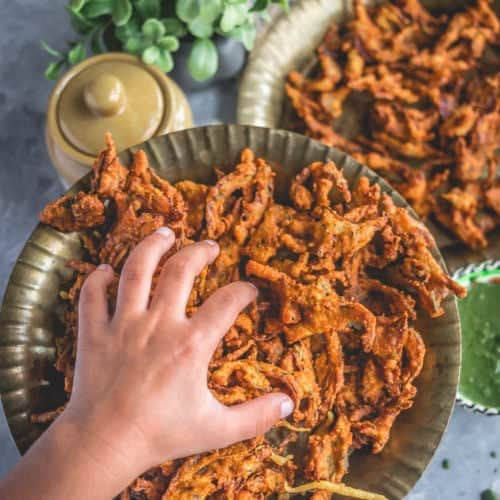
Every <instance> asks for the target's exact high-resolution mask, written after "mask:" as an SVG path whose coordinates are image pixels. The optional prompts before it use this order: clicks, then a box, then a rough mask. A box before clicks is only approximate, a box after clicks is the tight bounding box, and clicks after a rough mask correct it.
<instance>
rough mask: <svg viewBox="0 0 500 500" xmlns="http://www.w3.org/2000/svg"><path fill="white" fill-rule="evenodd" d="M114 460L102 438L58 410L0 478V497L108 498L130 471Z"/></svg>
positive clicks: (17, 499)
mask: <svg viewBox="0 0 500 500" xmlns="http://www.w3.org/2000/svg"><path fill="white" fill-rule="evenodd" d="M120 462H121V460H120V459H119V457H117V455H116V453H115V452H114V450H112V449H110V448H108V447H107V445H106V444H105V443H103V442H102V440H99V442H98V439H97V438H96V437H95V436H93V435H92V433H87V432H85V430H84V429H83V428H81V427H79V426H78V425H76V424H75V423H74V422H72V421H71V419H68V418H65V417H64V416H62V417H60V418H59V419H58V421H56V422H55V423H54V424H53V425H52V426H51V427H50V428H49V429H48V430H47V431H46V432H45V433H44V435H43V436H42V437H41V438H40V439H39V440H38V441H37V442H36V443H35V444H34V445H33V447H32V448H31V449H30V450H29V451H28V453H27V454H26V455H25V456H24V457H23V460H22V461H21V462H19V464H18V465H17V466H16V467H15V468H14V470H13V471H11V473H10V474H9V476H8V477H7V478H6V479H4V480H3V481H0V498H2V499H5V500H31V499H33V500H35V499H36V500H49V499H50V500H67V499H69V498H71V499H72V500H80V499H82V500H83V499H85V500H87V499H89V498H92V499H95V500H100V499H103V500H109V499H111V498H113V497H114V496H115V495H117V494H118V493H119V492H120V491H121V490H122V489H124V488H125V487H126V485H127V484H128V482H129V481H130V480H131V479H132V478H133V477H134V472H132V471H130V470H128V469H129V467H128V465H127V464H126V463H120ZM136 473H137V472H135V474H136ZM131 474H132V476H130V475H131Z"/></svg>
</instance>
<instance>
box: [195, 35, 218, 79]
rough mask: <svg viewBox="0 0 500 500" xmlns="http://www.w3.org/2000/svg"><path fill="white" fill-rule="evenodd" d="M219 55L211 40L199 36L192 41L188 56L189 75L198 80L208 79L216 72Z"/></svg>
mask: <svg viewBox="0 0 500 500" xmlns="http://www.w3.org/2000/svg"><path fill="white" fill-rule="evenodd" d="M218 65H219V55H218V54H217V49H216V48H215V45H214V43H213V42H212V40H209V39H208V38H199V39H197V40H195V42H194V43H193V47H192V48H191V52H190V54H189V58H188V68H189V72H190V73H191V76H192V77H193V78H194V79H195V80H198V81H200V82H202V81H203V80H208V79H209V78H211V77H212V76H214V75H215V73H216V72H217V66H218Z"/></svg>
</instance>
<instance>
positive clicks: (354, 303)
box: [33, 136, 465, 500]
mask: <svg viewBox="0 0 500 500" xmlns="http://www.w3.org/2000/svg"><path fill="white" fill-rule="evenodd" d="M215 175H216V177H217V178H216V180H215V183H214V184H213V185H204V184H198V183H194V182H191V181H189V180H185V181H182V182H178V183H177V184H175V185H172V184H170V183H169V182H168V181H166V180H164V179H161V178H160V177H159V176H158V175H156V174H155V173H154V172H153V171H152V170H151V169H150V168H149V167H148V161H147V157H146V155H145V153H144V152H143V151H138V152H137V153H135V156H134V159H133V162H132V164H131V165H130V167H129V168H126V167H125V166H123V165H122V164H121V163H120V161H119V159H118V158H117V156H116V151H115V148H114V144H113V142H112V140H111V137H110V136H108V137H107V149H106V150H105V151H103V152H102V153H101V155H100V156H99V158H98V159H97V160H96V162H95V164H94V167H93V173H92V179H91V188H90V190H89V192H88V193H85V192H80V193H77V194H74V195H73V194H71V195H66V196H63V197H62V198H60V199H59V200H57V201H55V202H53V203H50V204H49V205H47V206H46V208H45V209H44V210H43V211H42V213H41V216H40V220H41V221H42V222H43V223H45V224H49V225H51V226H52V227H54V228H56V229H58V230H60V231H64V232H69V231H78V232H79V233H80V235H81V240H82V245H83V247H84V248H85V250H86V252H87V257H86V259H85V261H71V262H69V266H70V267H71V268H72V269H74V271H75V273H74V276H73V278H72V280H71V282H70V283H69V284H68V286H67V287H65V289H64V290H63V291H62V292H61V297H62V299H63V301H64V303H65V304H66V310H65V316H64V321H65V324H66V331H65V334H64V335H62V336H59V337H58V338H57V340H56V342H57V360H56V363H55V366H56V368H57V370H58V371H60V372H62V373H63V374H64V379H65V387H64V389H65V391H66V393H67V395H69V394H70V393H71V387H72V382H73V371H74V363H75V355H76V352H75V349H76V338H77V335H78V325H77V306H78V296H79V291H80V289H81V287H82V284H83V283H84V281H85V279H86V277H87V276H88V274H89V273H90V272H92V270H93V269H94V268H95V267H96V265H98V264H99V263H107V264H110V265H111V266H112V267H113V269H114V270H115V278H116V279H115V281H114V283H113V284H112V285H111V286H110V287H109V291H108V295H109V301H110V307H111V308H113V304H114V301H115V296H116V291H117V282H118V278H119V274H120V270H121V268H122V266H123V263H124V261H125V259H126V258H127V255H128V254H129V252H130V251H131V249H132V248H133V247H134V246H135V245H137V243H138V242H139V241H141V240H142V239H143V238H144V237H146V236H147V235H148V234H150V233H151V232H153V231H154V230H155V229H157V228H159V227H161V226H165V225H167V226H169V227H170V228H172V229H173V230H174V231H175V233H176V236H177V243H176V248H175V249H173V250H172V252H175V251H176V250H178V249H179V248H181V247H182V246H184V245H189V244H191V243H193V242H194V241H197V240H200V239H205V238H212V239H216V240H217V241H218V243H219V246H220V255H219V257H218V258H217V259H216V260H215V262H214V263H213V264H211V265H209V266H208V267H206V268H205V269H204V270H203V271H202V272H201V274H200V276H199V277H198V279H197V280H196V282H195V284H194V288H193V291H192V293H191V296H190V300H189V304H188V307H187V311H186V313H187V314H188V315H190V314H192V313H193V312H194V311H195V310H196V309H197V308H198V307H200V305H201V304H202V303H203V301H204V300H205V299H206V298H207V297H208V296H210V294H212V293H213V292H214V291H215V290H217V289H218V288H220V287H222V286H224V285H226V284H228V283H230V282H232V281H235V280H240V279H243V280H245V279H246V280H250V281H252V282H253V283H254V284H255V285H256V286H257V287H258V289H259V296H258V299H257V300H256V301H255V302H254V303H253V304H251V305H250V306H249V307H248V308H247V309H246V310H245V311H244V312H242V313H241V314H240V315H239V316H238V318H237V320H236V322H235V323H234V325H233V327H232V328H231V329H230V330H229V331H228V332H227V334H226V335H225V337H224V338H223V340H222V341H221V342H220V344H219V346H218V347H217V349H216V351H215V353H214V355H213V358H212V360H211V362H210V365H209V369H208V371H209V373H208V385H209V388H210V390H211V391H212V392H213V394H214V395H215V396H216V397H217V399H218V400H219V401H221V402H222V403H224V404H226V405H233V404H237V403H241V402H244V401H247V400H249V399H252V398H255V397H257V396H259V395H262V394H265V393H269V392H271V391H285V392H286V393H288V394H289V395H290V397H291V398H292V399H293V400H294V402H295V410H294V412H293V414H292V415H291V416H290V417H289V419H288V420H283V421H281V422H279V423H278V424H277V425H276V426H275V427H274V428H273V429H272V430H271V431H270V432H269V433H267V434H266V435H265V436H260V437H258V438H256V439H253V440H249V441H246V442H242V443H239V444H236V445H234V446H231V447H229V448H226V449H222V450H217V451H214V452H211V453H205V454H202V455H197V456H193V457H190V458H187V459H182V460H176V461H172V462H167V463H164V464H161V465H159V466H158V467H155V468H154V469H152V470H150V471H148V472H147V473H145V474H143V475H142V476H141V477H140V478H138V479H137V480H136V481H134V482H133V484H131V485H130V486H129V487H128V488H127V490H126V491H125V492H123V494H122V496H121V498H122V500H125V499H136V500H139V499H141V500H143V499H150V500H153V499H160V498H168V499H170V500H173V499H187V498H189V499H191V498H234V499H238V500H244V499H250V498H251V499H263V498H267V497H269V496H271V495H273V494H276V493H278V494H286V493H290V494H293V493H303V492H305V491H311V492H312V498H314V499H316V500H319V499H323V498H330V496H331V494H332V493H337V494H342V495H348V496H351V497H356V498H372V499H376V498H383V497H381V496H380V495H375V494H370V493H367V492H363V491H360V490H355V489H353V488H349V487H347V486H345V485H343V484H342V483H341V481H342V478H343V477H344V475H345V474H346V473H347V470H348V462H347V458H348V455H349V453H351V452H352V451H354V450H357V449H360V448H363V447H368V448H369V449H371V450H372V452H373V453H379V452H380V451H381V450H382V449H383V448H384V446H385V444H386V443H387V440H388V439H389V435H390V430H391V427H392V425H393V423H394V420H395V419H396V417H397V416H398V415H399V413H400V412H401V411H403V410H405V409H408V408H410V407H411V406H412V403H413V398H414V396H415V393H416V388H415V385H414V381H415V378H416V377H417V376H418V374H419V373H420V371H421V369H422V364H423V362H424V354H425V346H424V342H423V340H422V338H421V336H420V334H419V333H418V332H417V330H416V329H415V327H414V322H415V320H416V318H417V315H418V314H421V313H422V314H427V315H429V316H430V317H432V318H434V317H437V316H440V315H442V314H443V309H442V306H441V303H442V301H443V300H444V299H445V298H446V297H447V295H448V294H449V293H450V292H451V293H454V294H456V295H458V296H463V295H464V293H465V290H464V289H463V288H462V287H460V286H459V285H458V284H456V283H455V282H454V281H452V280H451V278H450V277H449V276H447V274H446V273H445V272H444V271H443V270H442V269H441V267H440V266H439V265H438V263H437V262H436V261H435V259H434V258H433V257H432V255H431V252H430V250H429V249H430V247H431V246H432V245H433V239H432V237H431V236H430V234H429V233H428V231H427V230H426V229H425V227H424V226H423V225H422V224H421V223H420V222H418V221H417V220H415V219H413V218H412V217H411V216H409V214H408V212H407V211H406V210H405V209H404V208H399V207H397V206H395V204H394V202H393V201H392V199H391V198H390V197H389V196H388V195H387V194H385V193H382V192H381V190H380V188H379V186H378V185H370V183H369V181H368V179H367V178H366V177H361V178H360V179H359V181H358V182H357V184H356V185H355V186H354V187H353V188H352V189H351V188H350V187H349V185H348V183H347V181H346V179H345V178H344V176H343V174H342V171H341V170H340V169H338V168H337V167H336V165H335V164H334V163H333V162H332V161H327V162H325V163H323V162H315V163H312V164H310V165H308V166H306V167H305V168H304V169H303V170H302V171H301V172H299V173H298V175H297V176H296V177H295V179H294V180H293V182H292V183H291V185H290V189H289V203H287V204H286V205H282V204H279V203H277V202H276V201H275V199H274V178H275V172H274V171H273V169H272V168H271V166H270V165H269V164H268V163H267V162H266V161H265V160H263V159H256V158H255V157H254V154H253V153H252V151H250V150H249V149H246V150H244V151H243V152H242V154H241V159H240V163H239V164H238V165H236V166H235V167H234V169H232V170H230V171H228V172H227V173H224V172H222V171H220V170H218V169H215ZM167 257H168V255H167ZM160 268H161V265H160V266H159V269H158V270H157V273H159V271H160ZM153 287H154V280H153ZM62 409H63V408H58V409H56V410H54V411H52V412H48V413H45V414H41V415H34V416H33V420H34V421H36V422H47V421H49V420H50V419H51V418H54V417H56V416H57V415H58V414H59V413H61V411H62ZM299 464H305V466H304V465H300V466H299Z"/></svg>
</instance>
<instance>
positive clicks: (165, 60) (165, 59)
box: [155, 50, 174, 73]
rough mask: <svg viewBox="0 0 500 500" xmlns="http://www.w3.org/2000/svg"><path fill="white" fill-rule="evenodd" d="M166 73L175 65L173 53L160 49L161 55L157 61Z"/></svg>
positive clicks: (157, 64)
mask: <svg viewBox="0 0 500 500" xmlns="http://www.w3.org/2000/svg"><path fill="white" fill-rule="evenodd" d="M155 65H156V66H158V67H159V68H160V69H161V70H162V71H163V72H164V73H169V72H170V71H172V68H173V67H174V60H173V58H172V54H170V52H169V51H168V50H160V55H159V56H158V59H157V61H156V63H155Z"/></svg>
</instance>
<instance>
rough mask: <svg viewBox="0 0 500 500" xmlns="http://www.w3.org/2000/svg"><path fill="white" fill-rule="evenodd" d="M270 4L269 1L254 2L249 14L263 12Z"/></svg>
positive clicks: (257, 0)
mask: <svg viewBox="0 0 500 500" xmlns="http://www.w3.org/2000/svg"><path fill="white" fill-rule="evenodd" d="M270 3H271V0H255V3H254V4H253V5H252V8H251V9H250V12H263V11H265V10H266V9H267V8H268V7H269V4H270Z"/></svg>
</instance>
